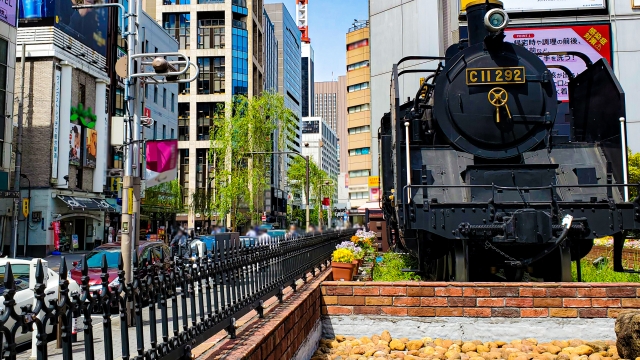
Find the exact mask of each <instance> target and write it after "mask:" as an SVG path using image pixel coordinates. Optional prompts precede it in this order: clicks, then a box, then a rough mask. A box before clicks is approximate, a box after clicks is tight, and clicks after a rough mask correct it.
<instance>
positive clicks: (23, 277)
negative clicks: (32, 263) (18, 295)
mask: <svg viewBox="0 0 640 360" xmlns="http://www.w3.org/2000/svg"><path fill="white" fill-rule="evenodd" d="M0 271H1V272H0V291H1V292H4V290H5V287H4V273H5V271H6V266H0ZM11 272H13V278H14V279H15V284H16V290H17V291H21V290H27V289H29V265H27V264H24V265H23V264H13V265H11Z"/></svg>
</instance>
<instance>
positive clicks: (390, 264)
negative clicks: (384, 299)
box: [373, 252, 421, 281]
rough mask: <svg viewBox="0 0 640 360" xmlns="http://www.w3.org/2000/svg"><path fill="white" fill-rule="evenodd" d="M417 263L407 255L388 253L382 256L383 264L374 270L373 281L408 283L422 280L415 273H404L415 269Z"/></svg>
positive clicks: (379, 264)
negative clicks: (405, 270)
mask: <svg viewBox="0 0 640 360" xmlns="http://www.w3.org/2000/svg"><path fill="white" fill-rule="evenodd" d="M416 267H417V262H416V260H415V259H414V258H412V257H411V256H409V255H406V254H397V253H392V252H388V253H385V254H384V255H382V262H380V263H378V264H376V266H374V268H373V281H406V280H415V281H419V280H421V278H420V276H419V275H418V274H416V273H414V272H404V271H402V270H403V269H415V268H416Z"/></svg>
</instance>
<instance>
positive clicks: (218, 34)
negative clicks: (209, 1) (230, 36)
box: [198, 12, 226, 49]
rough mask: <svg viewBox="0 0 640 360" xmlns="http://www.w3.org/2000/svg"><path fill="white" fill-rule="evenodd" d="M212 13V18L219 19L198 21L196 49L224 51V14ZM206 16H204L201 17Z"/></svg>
mask: <svg viewBox="0 0 640 360" xmlns="http://www.w3.org/2000/svg"><path fill="white" fill-rule="evenodd" d="M217 14H218V13H213V15H212V16H220V17H221V18H219V19H199V20H198V49H224V47H225V42H226V41H225V35H224V13H223V12H220V13H219V14H220V15H217ZM203 16H206V15H203Z"/></svg>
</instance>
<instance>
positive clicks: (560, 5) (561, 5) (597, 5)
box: [502, 0, 607, 12]
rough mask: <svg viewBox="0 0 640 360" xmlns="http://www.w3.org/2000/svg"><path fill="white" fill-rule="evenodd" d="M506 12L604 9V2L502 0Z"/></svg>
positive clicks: (602, 0) (580, 0)
mask: <svg viewBox="0 0 640 360" xmlns="http://www.w3.org/2000/svg"><path fill="white" fill-rule="evenodd" d="M502 2H503V3H504V9H505V10H507V12H536V11H570V10H588V9H591V10H593V9H606V7H607V5H606V4H607V2H606V0H503V1H502Z"/></svg>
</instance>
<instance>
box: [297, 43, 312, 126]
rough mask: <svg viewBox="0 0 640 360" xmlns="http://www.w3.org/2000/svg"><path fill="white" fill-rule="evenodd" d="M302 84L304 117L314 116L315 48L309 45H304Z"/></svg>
mask: <svg viewBox="0 0 640 360" xmlns="http://www.w3.org/2000/svg"><path fill="white" fill-rule="evenodd" d="M300 70H301V73H302V82H301V83H300V87H301V91H302V117H309V116H313V114H314V109H313V108H314V95H313V92H314V82H315V75H314V60H313V47H311V44H309V43H302V62H301V68H300Z"/></svg>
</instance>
